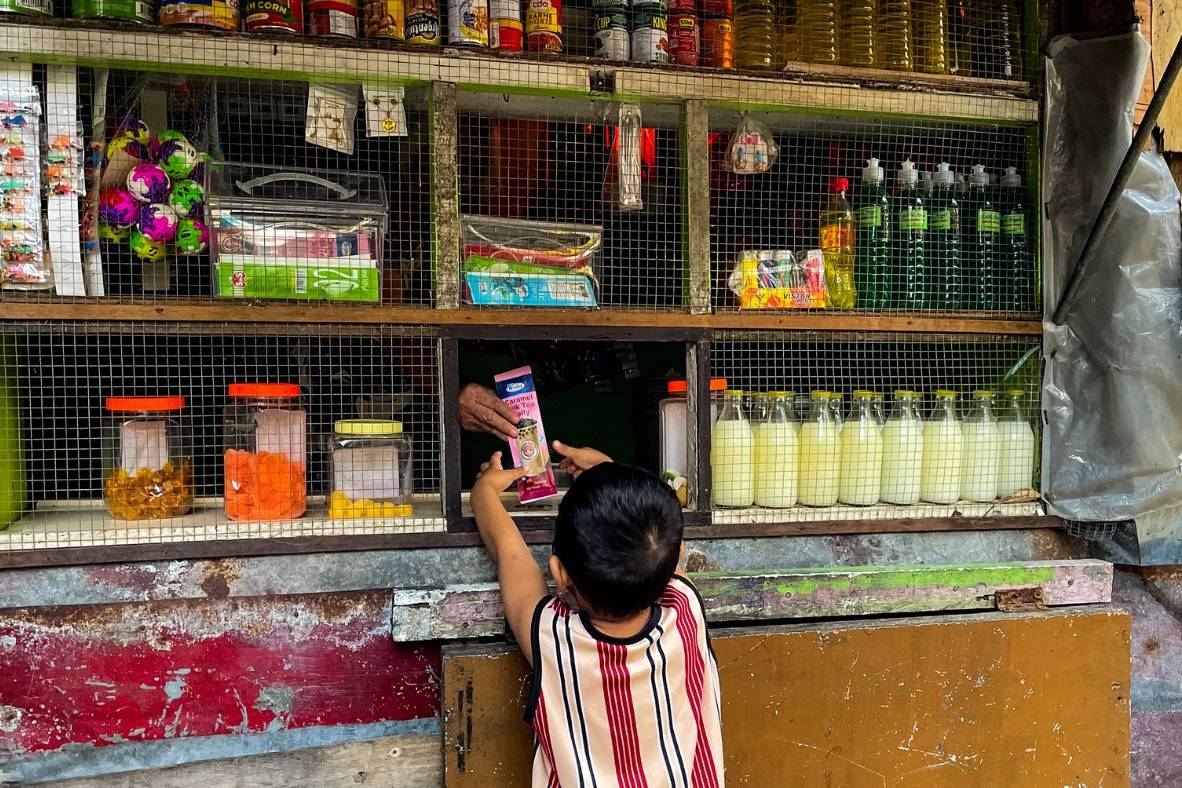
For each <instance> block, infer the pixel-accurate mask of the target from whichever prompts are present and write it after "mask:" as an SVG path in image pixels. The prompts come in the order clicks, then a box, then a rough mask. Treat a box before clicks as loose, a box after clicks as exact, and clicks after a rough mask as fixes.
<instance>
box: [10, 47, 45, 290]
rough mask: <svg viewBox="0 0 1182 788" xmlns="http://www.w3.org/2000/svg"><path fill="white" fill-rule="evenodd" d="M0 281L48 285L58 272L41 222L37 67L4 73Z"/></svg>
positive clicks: (39, 286) (35, 287)
mask: <svg viewBox="0 0 1182 788" xmlns="http://www.w3.org/2000/svg"><path fill="white" fill-rule="evenodd" d="M0 161H3V164H4V167H3V173H0V287H3V288H5V289H12V290H46V289H49V288H50V287H53V275H52V273H51V268H50V265H49V262H48V261H47V260H46V259H45V248H44V244H43V241H42V224H41V194H42V192H41V190H42V185H41V174H42V167H41V165H42V162H41V95H40V93H39V92H38V90H37V88H36V87H34V86H33V75H32V69H31V68H30V67H27V66H15V67H13V70H11V71H9V72H8V73H7V74H3V75H0Z"/></svg>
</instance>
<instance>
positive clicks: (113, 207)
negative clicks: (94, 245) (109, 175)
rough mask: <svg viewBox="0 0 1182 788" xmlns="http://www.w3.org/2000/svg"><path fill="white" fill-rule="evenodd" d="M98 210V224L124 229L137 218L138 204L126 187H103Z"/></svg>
mask: <svg viewBox="0 0 1182 788" xmlns="http://www.w3.org/2000/svg"><path fill="white" fill-rule="evenodd" d="M98 210H99V223H100V224H105V225H108V226H110V227H119V228H124V229H125V228H128V227H131V226H132V225H133V224H135V222H136V220H137V219H138V218H139V212H140V206H139V203H137V202H136V201H135V198H134V197H132V196H131V193H130V192H128V191H127V190H126V189H105V190H103V192H102V194H100V195H99V208H98Z"/></svg>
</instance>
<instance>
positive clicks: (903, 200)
mask: <svg viewBox="0 0 1182 788" xmlns="http://www.w3.org/2000/svg"><path fill="white" fill-rule="evenodd" d="M897 179H898V184H899V193H898V195H897V196H896V197H895V211H894V214H895V216H894V219H895V228H894V229H895V243H894V249H893V251H894V254H893V257H894V262H895V270H896V271H897V272H898V276H899V285H898V288H897V291H896V292H897V295H898V298H897V304H896V305H897V306H898V307H899V308H900V309H914V310H922V309H927V308H928V307H929V306H930V298H929V295H930V287H929V283H928V267H927V259H926V251H927V249H926V241H927V230H928V213H927V208H926V207H925V206H924V202H923V193H922V192H921V191H920V189H919V173H918V172H917V171H916V169H915V165H914V164H913V163H912V162H911V160H910V159H908V160H907V161H904V162H903V163H902V164H900V165H899V173H898V176H897Z"/></svg>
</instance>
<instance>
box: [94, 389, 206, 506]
mask: <svg viewBox="0 0 1182 788" xmlns="http://www.w3.org/2000/svg"><path fill="white" fill-rule="evenodd" d="M104 406H105V409H106V411H107V420H108V426H107V429H106V431H105V436H104V440H103V443H104V447H103V455H104V468H103V503H104V504H105V505H106V507H107V511H108V512H110V513H111V516H112V517H115V518H117V519H120V520H159V519H164V518H168V517H180V516H181V515H184V514H188V513H189V512H190V511H192V510H193V458H192V455H191V454H190V452H189V447H188V444H187V442H186V440H185V436H184V433H183V431H182V430H181V424H180V416H181V413H182V412H183V411H184V409H185V398H184V397H107V399H106V401H105V402H104Z"/></svg>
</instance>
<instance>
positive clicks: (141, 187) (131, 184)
mask: <svg viewBox="0 0 1182 788" xmlns="http://www.w3.org/2000/svg"><path fill="white" fill-rule="evenodd" d="M168 187H169V180H168V175H166V174H165V172H164V170H162V169H160V167H158V166H157V165H155V164H153V163H152V162H150V161H141V162H140V163H139V164H137V165H135V166H134V167H132V168H131V172H129V173H127V190H128V191H129V192H131V196H132V197H134V198H136V199H137V200H139V201H140V202H164V200H165V199H166V198H167V197H168Z"/></svg>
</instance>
